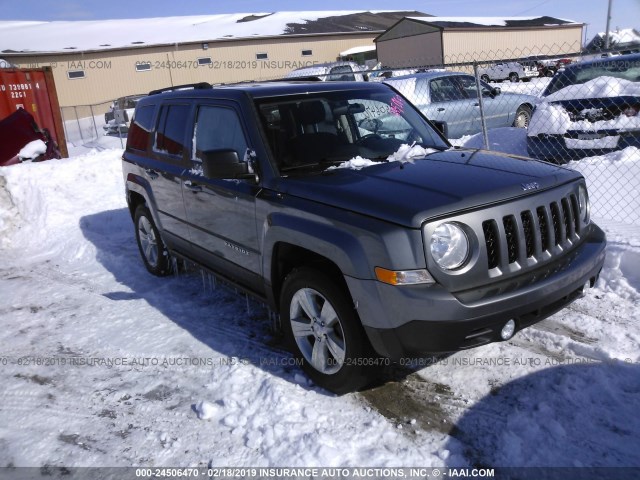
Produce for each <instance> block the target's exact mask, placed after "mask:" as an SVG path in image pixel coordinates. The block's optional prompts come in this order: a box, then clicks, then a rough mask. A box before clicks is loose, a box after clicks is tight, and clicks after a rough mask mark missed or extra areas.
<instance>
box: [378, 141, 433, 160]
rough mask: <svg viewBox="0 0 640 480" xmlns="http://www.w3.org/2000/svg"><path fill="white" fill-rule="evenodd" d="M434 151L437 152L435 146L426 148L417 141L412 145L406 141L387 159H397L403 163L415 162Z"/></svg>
mask: <svg viewBox="0 0 640 480" xmlns="http://www.w3.org/2000/svg"><path fill="white" fill-rule="evenodd" d="M434 152H437V150H435V149H433V148H424V147H421V146H420V145H416V144H415V143H413V144H411V145H407V144H406V143H404V144H402V145H400V148H399V149H398V150H397V151H396V152H394V153H392V154H391V155H389V158H387V160H388V161H389V162H394V161H396V162H401V163H405V162H409V163H413V162H414V161H415V160H416V159H418V158H424V157H426V156H427V155H429V154H430V153H434Z"/></svg>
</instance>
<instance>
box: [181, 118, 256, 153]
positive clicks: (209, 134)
mask: <svg viewBox="0 0 640 480" xmlns="http://www.w3.org/2000/svg"><path fill="white" fill-rule="evenodd" d="M247 146H248V145H247V140H246V137H245V134H244V130H243V129H242V124H241V123H240V118H239V117H238V114H237V113H236V111H235V110H233V109H231V108H226V107H214V106H201V107H199V108H198V116H197V119H196V126H195V132H194V149H193V153H192V158H191V160H192V161H193V162H194V163H195V164H200V163H202V154H203V152H208V151H215V150H235V151H236V153H237V154H238V158H239V159H240V160H242V159H243V158H244V155H245V152H246V151H247Z"/></svg>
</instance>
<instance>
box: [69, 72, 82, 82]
mask: <svg viewBox="0 0 640 480" xmlns="http://www.w3.org/2000/svg"><path fill="white" fill-rule="evenodd" d="M67 77H68V78H69V79H70V80H74V79H76V78H84V77H85V75H84V70H69V71H68V72H67Z"/></svg>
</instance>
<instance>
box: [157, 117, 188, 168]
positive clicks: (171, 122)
mask: <svg viewBox="0 0 640 480" xmlns="http://www.w3.org/2000/svg"><path fill="white" fill-rule="evenodd" d="M190 110H191V108H190V107H189V105H164V106H163V107H162V108H161V110H160V117H159V119H158V128H157V130H156V139H155V143H154V146H153V149H154V150H155V151H156V152H159V153H166V154H169V155H174V156H181V155H182V154H183V152H184V150H185V145H184V143H185V142H184V140H185V130H186V126H187V122H188V121H189V111H190Z"/></svg>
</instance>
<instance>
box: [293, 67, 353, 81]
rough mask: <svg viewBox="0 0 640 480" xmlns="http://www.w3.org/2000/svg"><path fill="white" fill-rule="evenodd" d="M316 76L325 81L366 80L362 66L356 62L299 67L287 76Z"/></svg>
mask: <svg viewBox="0 0 640 480" xmlns="http://www.w3.org/2000/svg"><path fill="white" fill-rule="evenodd" d="M300 77H305V78H306V77H316V78H317V79H318V80H321V81H323V82H339V81H347V82H348V81H357V82H364V76H363V74H362V68H361V67H360V65H358V64H357V63H355V62H331V63H317V64H315V65H310V66H308V67H302V68H298V69H296V70H293V71H292V72H289V73H287V74H286V75H285V78H300Z"/></svg>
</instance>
